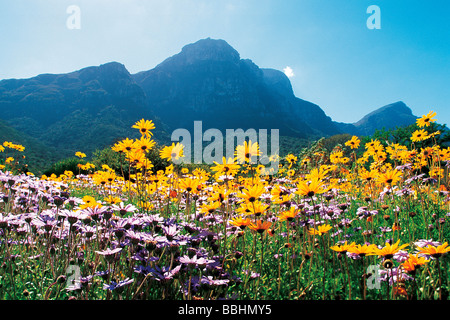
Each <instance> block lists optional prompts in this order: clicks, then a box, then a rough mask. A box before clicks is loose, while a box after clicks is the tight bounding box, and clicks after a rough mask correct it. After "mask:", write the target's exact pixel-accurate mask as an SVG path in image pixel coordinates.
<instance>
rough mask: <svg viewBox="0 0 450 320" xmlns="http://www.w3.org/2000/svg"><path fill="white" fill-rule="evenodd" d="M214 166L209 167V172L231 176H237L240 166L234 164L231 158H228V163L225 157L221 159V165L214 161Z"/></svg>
mask: <svg viewBox="0 0 450 320" xmlns="http://www.w3.org/2000/svg"><path fill="white" fill-rule="evenodd" d="M214 164H215V166H213V167H211V170H213V171H215V172H217V173H218V174H221V175H222V174H224V175H231V176H234V175H236V174H237V172H238V170H239V168H240V165H238V164H236V163H234V159H233V158H229V159H228V161H227V159H226V158H225V157H223V158H222V164H220V163H217V162H216V161H214Z"/></svg>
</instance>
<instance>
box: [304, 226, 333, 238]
mask: <svg viewBox="0 0 450 320" xmlns="http://www.w3.org/2000/svg"><path fill="white" fill-rule="evenodd" d="M331 229H333V227H332V226H330V225H329V224H321V225H320V226H318V227H317V229H314V228H310V229H309V230H308V233H309V234H310V235H314V234H316V235H319V236H321V235H323V234H325V233H328V231H330V230H331Z"/></svg>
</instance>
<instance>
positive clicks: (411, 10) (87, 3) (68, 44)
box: [0, 0, 450, 124]
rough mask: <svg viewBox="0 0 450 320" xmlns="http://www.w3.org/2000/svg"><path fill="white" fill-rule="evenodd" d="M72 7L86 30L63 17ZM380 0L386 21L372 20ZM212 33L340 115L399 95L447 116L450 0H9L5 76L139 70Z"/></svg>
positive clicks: (443, 119) (1, 54)
mask: <svg viewBox="0 0 450 320" xmlns="http://www.w3.org/2000/svg"><path fill="white" fill-rule="evenodd" d="M70 5H76V6H78V7H79V8H80V27H81V28H80V29H68V28H67V26H66V21H67V19H68V18H69V16H70V14H68V13H67V12H66V9H67V8H68V7H69V6H70ZM371 5H377V6H378V7H379V8H380V18H381V29H369V28H367V25H366V21H367V19H368V18H369V17H370V16H371V14H368V13H367V8H368V7H369V6H371ZM207 37H211V38H214V39H224V40H225V41H227V42H228V43H229V44H230V45H231V46H233V47H234V48H235V49H236V50H237V51H238V52H239V53H240V55H241V58H246V59H251V60H252V61H253V62H255V63H256V64H257V65H258V66H260V67H261V68H274V69H278V70H283V69H285V68H286V67H289V68H290V69H291V70H292V72H293V76H292V77H291V78H290V79H291V83H292V86H293V89H294V92H295V94H296V96H297V97H299V98H302V99H305V100H308V101H311V102H314V103H316V104H318V105H319V106H320V107H322V109H323V110H324V111H325V112H326V114H327V115H329V116H330V117H331V118H332V119H333V120H335V121H340V122H355V121H358V120H359V119H360V118H361V117H363V116H364V115H365V114H367V113H368V112H371V111H373V110H375V109H377V108H379V107H382V106H384V105H387V104H389V103H393V102H396V101H400V100H401V101H404V102H405V103H406V104H407V105H408V106H409V107H410V108H411V109H412V110H413V113H414V114H415V115H417V116H421V115H423V114H426V113H428V111H431V110H433V111H436V112H437V117H436V118H437V120H438V122H440V123H445V124H450V108H449V107H450V105H449V102H450V90H449V87H450V1H448V0H432V1H421V0H415V1H414V0H408V1H406V0H395V1H394V0H370V1H366V0H278V1H275V0H259V1H256V0H240V1H237V0H236V1H235V0H228V1H224V0H222V1H218V0H160V1H153V0H14V1H5V0H1V2H0V44H1V50H0V79H9V78H29V77H33V76H36V75H38V74H41V73H66V72H71V71H75V70H78V69H81V68H84V67H87V66H93V65H100V64H103V63H106V62H110V61H118V62H121V63H123V64H124V65H125V66H126V67H127V69H128V70H129V71H130V72H131V73H136V72H139V71H143V70H149V69H151V68H153V67H155V66H156V65H157V64H159V63H160V62H162V61H163V60H164V59H166V58H167V57H169V56H172V55H174V54H176V53H178V52H180V50H181V48H182V47H183V46H184V45H186V44H188V43H192V42H195V41H197V40H199V39H203V38H207Z"/></svg>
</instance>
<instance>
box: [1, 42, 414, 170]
mask: <svg viewBox="0 0 450 320" xmlns="http://www.w3.org/2000/svg"><path fill="white" fill-rule="evenodd" d="M0 118H1V120H3V122H1V126H3V129H4V131H5V132H9V133H8V134H4V135H3V134H2V136H0V139H4V140H7V137H14V136H16V137H19V136H20V137H19V138H18V140H19V143H20V141H24V142H26V144H32V145H34V146H36V147H35V148H29V149H28V150H30V152H31V151H33V150H34V151H33V152H34V154H33V153H32V154H30V156H31V157H32V158H33V157H34V158H39V157H41V161H38V162H40V163H41V164H42V163H44V162H45V161H44V160H46V159H47V160H48V161H54V160H60V159H63V158H67V157H71V156H73V155H74V154H75V152H76V151H82V152H84V153H86V154H87V155H88V156H90V154H91V153H92V152H93V151H95V150H97V149H102V148H105V147H108V146H110V145H112V144H113V143H114V142H116V141H117V140H119V139H123V138H125V137H130V138H134V137H138V136H139V133H138V131H137V130H136V129H133V128H131V126H132V125H133V124H134V123H135V122H136V121H138V120H140V119H142V118H144V119H152V120H153V121H154V122H155V125H156V129H155V130H154V138H155V140H156V141H157V142H159V143H160V144H168V143H170V134H169V133H170V132H172V131H173V130H175V129H178V128H185V129H188V130H190V131H191V132H192V128H193V124H194V121H199V120H201V121H202V129H203V131H205V130H207V129H209V128H215V129H219V130H222V131H224V130H225V129H243V130H247V129H250V128H253V129H256V130H258V129H267V130H268V133H270V129H279V130H280V144H283V143H285V145H286V146H287V147H286V148H285V149H284V150H285V151H289V152H297V151H298V150H299V146H305V144H306V143H307V142H308V141H312V140H316V139H318V138H321V137H328V136H332V135H335V134H341V133H351V134H356V135H366V134H371V133H373V131H374V130H375V129H381V128H383V127H386V128H389V127H394V126H397V125H403V124H405V125H407V124H410V123H412V122H414V121H415V119H416V117H415V116H414V115H413V114H412V112H411V110H410V109H409V108H408V107H407V106H406V105H405V104H404V103H402V102H397V103H394V104H391V105H389V106H385V107H383V108H380V109H378V110H376V111H374V112H372V113H370V114H368V115H367V116H366V117H364V118H363V119H361V120H360V121H358V122H356V123H353V124H345V123H338V122H334V121H333V120H332V119H331V118H330V117H329V116H327V115H326V113H325V112H324V111H323V109H322V108H321V107H320V106H318V105H316V104H314V103H312V102H309V101H305V100H302V99H300V98H298V97H296V96H295V95H294V92H293V90H292V86H291V82H290V80H289V78H288V77H287V76H286V75H285V74H284V73H283V72H281V71H279V70H275V69H270V68H260V67H258V66H257V65H256V64H255V63H253V62H252V61H251V60H250V59H242V58H241V57H240V55H239V53H238V52H237V51H236V50H235V49H234V48H233V47H231V46H230V45H229V44H228V43H227V42H226V41H224V40H216V39H210V38H207V39H202V40H199V41H197V42H195V43H192V44H188V45H186V46H184V47H183V48H182V49H181V51H180V52H179V53H177V54H175V55H173V56H171V57H169V58H167V59H166V60H164V61H162V62H161V63H160V64H158V65H157V66H156V67H154V68H153V69H151V70H147V71H141V72H138V73H135V74H130V73H129V71H128V70H127V69H126V67H125V66H124V65H123V64H121V63H118V62H109V63H105V64H102V65H100V66H91V67H86V68H83V69H81V70H78V71H74V72H70V73H66V74H41V75H38V76H36V77H33V78H29V79H7V80H2V81H0ZM1 126H0V129H2V127H1ZM0 133H1V131H0ZM0 142H3V141H0ZM13 142H14V141H13ZM16 143H17V142H16ZM25 146H26V147H27V145H25ZM280 148H281V150H283V147H282V146H281V145H280Z"/></svg>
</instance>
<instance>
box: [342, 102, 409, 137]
mask: <svg viewBox="0 0 450 320" xmlns="http://www.w3.org/2000/svg"><path fill="white" fill-rule="evenodd" d="M416 119H417V117H416V116H415V115H413V113H412V111H411V109H410V108H409V107H408V106H407V105H406V104H405V103H403V102H402V101H399V102H395V103H392V104H389V105H387V106H384V107H381V108H379V109H377V110H375V111H373V112H371V113H369V114H368V115H366V116H364V117H363V118H362V119H361V120H359V121H358V122H355V123H339V122H335V124H336V125H337V127H338V128H339V129H340V130H341V131H343V132H346V133H350V134H354V135H358V136H366V135H372V134H373V133H374V132H375V131H376V130H377V129H383V128H385V129H394V128H396V127H403V126H408V125H411V124H414V123H415V122H416Z"/></svg>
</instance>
